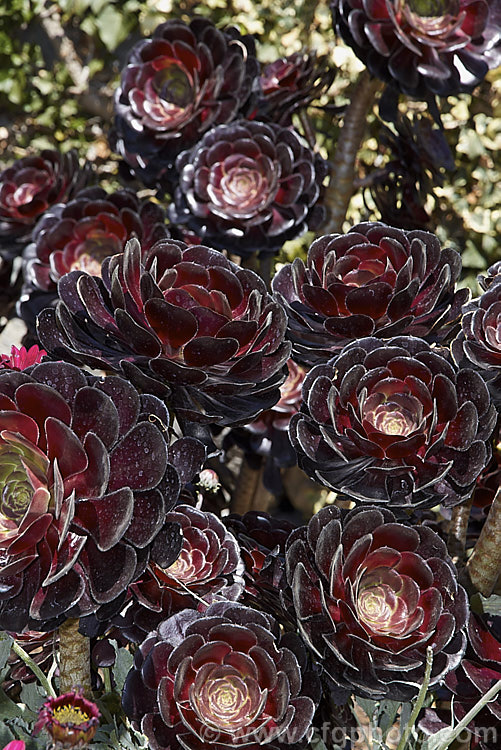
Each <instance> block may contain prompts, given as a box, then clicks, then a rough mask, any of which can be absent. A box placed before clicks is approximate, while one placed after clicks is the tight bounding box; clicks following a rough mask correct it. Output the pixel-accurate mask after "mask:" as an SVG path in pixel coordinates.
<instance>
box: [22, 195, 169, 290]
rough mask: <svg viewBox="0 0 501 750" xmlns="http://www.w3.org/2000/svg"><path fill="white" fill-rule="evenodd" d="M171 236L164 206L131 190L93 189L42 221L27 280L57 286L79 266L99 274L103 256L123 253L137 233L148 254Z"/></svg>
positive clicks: (28, 252) (29, 251)
mask: <svg viewBox="0 0 501 750" xmlns="http://www.w3.org/2000/svg"><path fill="white" fill-rule="evenodd" d="M168 236H169V235H168V231H167V226H166V224H165V214H164V211H163V209H162V208H161V206H160V205H159V204H157V203H153V202H152V201H149V200H140V199H139V198H138V197H137V196H136V194H135V193H134V192H132V191H131V190H118V191H116V192H114V193H106V191H105V190H103V188H99V187H94V188H87V189H86V190H82V191H80V192H79V193H78V195H77V196H76V197H75V198H74V199H73V200H71V201H70V202H68V203H66V204H57V205H56V206H54V207H52V209H50V210H48V211H47V212H46V213H45V215H44V216H43V218H42V219H41V220H40V221H39V223H38V224H37V226H36V229H35V230H34V233H33V242H32V243H31V244H30V245H29V246H28V247H27V248H26V250H25V252H24V257H25V259H26V262H27V268H26V278H27V279H28V281H29V282H31V283H32V284H33V285H34V286H35V287H36V288H39V289H44V290H51V289H56V284H57V282H58V281H59V279H60V278H61V276H64V274H66V273H68V272H69V271H72V270H75V269H76V270H81V271H86V272H88V273H90V274H92V275H94V276H99V275H100V272H101V264H102V262H103V260H104V259H105V258H107V257H108V256H109V255H116V254H117V253H122V252H123V249H124V247H125V243H126V242H127V240H129V239H130V238H131V237H137V239H138V240H139V241H140V242H141V247H142V250H143V252H144V251H146V250H148V249H149V248H150V247H151V246H152V245H153V244H154V243H155V242H156V241H157V240H160V239H163V238H164V237H168Z"/></svg>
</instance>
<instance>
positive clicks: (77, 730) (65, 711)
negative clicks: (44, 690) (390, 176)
mask: <svg viewBox="0 0 501 750" xmlns="http://www.w3.org/2000/svg"><path fill="white" fill-rule="evenodd" d="M100 717H101V714H100V712H99V709H98V707H97V706H96V704H95V703H93V702H92V701H90V700H87V699H86V698H84V697H83V695H82V692H81V691H78V690H71V691H70V692H69V693H64V694H63V695H60V696H58V697H57V698H49V699H48V700H47V701H45V703H44V704H43V706H42V707H41V709H40V712H39V716H38V720H37V722H36V724H35V728H34V730H33V731H34V734H35V735H37V734H39V733H40V732H41V731H42V729H45V730H46V731H47V732H48V733H49V734H50V736H51V738H52V741H53V743H54V747H55V748H57V749H58V750H66V749H68V750H69V748H72V747H87V745H88V744H89V743H90V742H91V740H92V739H93V737H94V735H95V734H96V730H97V728H98V726H99V719H100Z"/></svg>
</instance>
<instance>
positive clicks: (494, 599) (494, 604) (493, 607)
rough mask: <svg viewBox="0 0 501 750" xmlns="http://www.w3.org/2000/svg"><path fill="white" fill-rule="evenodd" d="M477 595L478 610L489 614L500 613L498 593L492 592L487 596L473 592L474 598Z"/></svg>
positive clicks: (500, 602) (500, 600)
mask: <svg viewBox="0 0 501 750" xmlns="http://www.w3.org/2000/svg"><path fill="white" fill-rule="evenodd" d="M477 596H478V598H479V601H480V605H481V606H480V610H479V611H480V612H488V613H489V614H490V615H501V596H499V594H492V596H489V597H485V596H482V594H475V597H474V598H476V597H477ZM475 611H477V610H475Z"/></svg>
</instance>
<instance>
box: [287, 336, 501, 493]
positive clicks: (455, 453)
mask: <svg viewBox="0 0 501 750" xmlns="http://www.w3.org/2000/svg"><path fill="white" fill-rule="evenodd" d="M496 419H497V414H496V410H495V408H494V406H493V405H492V404H491V403H490V398H489V393H488V390H487V387H486V385H485V383H484V381H483V380H482V378H481V377H480V375H478V373H477V372H475V371H474V370H471V369H468V368H463V369H460V370H459V371H458V370H457V368H455V367H454V366H453V364H452V362H451V358H450V356H449V355H448V351H447V350H445V349H440V348H432V347H430V345H429V344H427V343H426V342H425V341H423V340H422V339H418V338H414V337H411V336H408V337H407V336H400V337H397V338H393V339H390V340H389V341H384V342H382V341H380V340H379V339H376V338H374V337H369V338H363V339H360V340H359V341H357V342H354V343H353V344H349V345H348V346H346V347H345V348H344V349H343V350H342V351H341V353H340V354H339V356H338V357H337V358H335V359H333V360H332V361H331V362H330V363H328V364H326V365H317V366H316V367H314V368H313V369H312V370H311V371H310V372H309V373H308V375H307V376H306V379H305V382H304V386H303V406H302V407H301V411H300V412H299V413H298V414H296V415H295V416H293V417H292V419H291V426H290V435H291V440H292V444H293V446H294V448H295V449H296V451H297V452H298V457H299V465H300V466H301V467H302V468H303V469H304V471H306V473H307V474H308V475H309V476H310V477H311V478H312V479H315V480H317V481H320V482H321V483H322V484H325V485H327V486H328V487H331V488H332V489H335V490H336V491H338V492H342V493H344V494H346V495H348V496H349V497H350V498H353V499H354V500H355V501H356V502H370V503H384V504H389V505H390V506H396V507H408V508H409V507H410V508H412V507H417V506H423V507H424V506H428V507H432V506H433V505H437V504H438V503H443V504H444V505H445V506H452V505H456V504H458V503H460V502H462V501H463V500H464V499H466V498H468V497H470V495H471V493H472V492H473V490H474V488H475V482H476V480H477V478H478V476H479V474H480V473H481V471H482V470H483V468H484V467H485V466H486V464H487V463H488V461H489V459H490V457H491V449H490V445H489V443H488V442H486V441H488V440H489V438H490V436H491V433H492V431H493V429H494V426H495V424H496Z"/></svg>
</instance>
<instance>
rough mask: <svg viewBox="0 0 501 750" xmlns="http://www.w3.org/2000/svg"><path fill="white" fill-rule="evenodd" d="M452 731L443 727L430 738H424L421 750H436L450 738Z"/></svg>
mask: <svg viewBox="0 0 501 750" xmlns="http://www.w3.org/2000/svg"><path fill="white" fill-rule="evenodd" d="M452 731H453V730H452V727H444V729H441V730H440V731H439V732H436V733H435V734H432V735H431V737H426V739H425V740H424V742H423V745H422V748H421V750H438V748H439V747H441V746H442V745H443V744H444V742H446V741H447V740H448V739H449V738H450V737H451V735H452Z"/></svg>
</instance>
